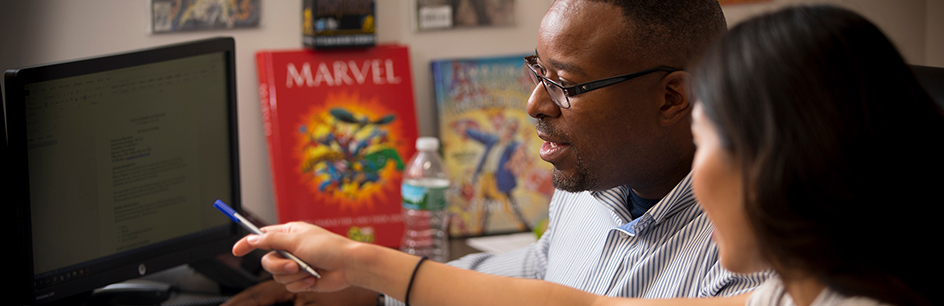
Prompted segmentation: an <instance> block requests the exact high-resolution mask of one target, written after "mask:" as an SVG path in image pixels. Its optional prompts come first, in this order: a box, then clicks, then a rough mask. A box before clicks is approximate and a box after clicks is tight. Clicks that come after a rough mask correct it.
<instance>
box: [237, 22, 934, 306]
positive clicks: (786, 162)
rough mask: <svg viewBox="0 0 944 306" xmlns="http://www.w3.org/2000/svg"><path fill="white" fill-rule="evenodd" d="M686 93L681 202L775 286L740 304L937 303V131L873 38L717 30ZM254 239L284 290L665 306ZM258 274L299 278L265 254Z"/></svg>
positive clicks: (915, 89)
mask: <svg viewBox="0 0 944 306" xmlns="http://www.w3.org/2000/svg"><path fill="white" fill-rule="evenodd" d="M695 78H696V82H695V84H697V86H696V88H695V93H696V94H697V97H698V98H699V100H700V102H698V103H696V105H695V109H694V111H693V121H692V122H693V124H692V132H693V134H694V139H695V142H696V144H697V145H698V151H697V153H696V155H695V161H694V164H693V172H694V174H693V180H694V190H695V194H696V196H697V197H698V199H699V201H700V203H701V205H702V207H703V208H704V210H705V212H706V213H707V214H708V216H709V217H710V219H711V220H712V222H713V223H714V225H715V232H714V234H715V235H714V238H715V241H716V242H717V243H718V246H719V248H720V252H721V262H722V265H724V267H725V268H727V269H729V270H732V271H734V272H742V273H748V272H755V271H762V270H766V269H769V268H772V269H773V270H775V271H776V272H777V274H778V275H779V276H778V277H775V278H772V279H771V280H770V281H768V282H767V283H765V284H764V285H763V286H762V287H761V288H760V289H758V290H757V291H755V292H754V293H753V294H752V295H751V296H750V297H749V298H748V300H747V302H748V304H751V305H794V304H795V305H880V304H894V305H934V304H940V298H939V297H938V296H937V295H934V294H932V291H931V290H933V289H936V288H934V287H936V285H937V284H938V282H936V281H933V280H929V279H930V278H933V277H938V276H939V275H941V274H942V273H941V272H942V271H941V263H940V261H939V260H938V257H939V255H938V253H937V252H934V251H933V249H932V248H934V246H933V243H934V241H937V239H935V238H936V237H937V236H938V234H940V233H941V230H939V229H938V228H937V227H936V226H934V223H933V222H934V221H936V218H937V215H936V214H933V213H929V212H926V211H925V210H928V209H925V207H930V206H931V205H934V204H939V203H941V201H940V200H937V198H936V197H934V196H933V195H931V194H930V192H932V191H933V190H934V189H933V188H934V187H937V185H939V182H940V179H938V178H937V175H938V174H939V173H942V172H944V158H941V156H940V154H939V153H938V151H937V150H934V149H935V148H936V147H937V146H938V145H937V144H936V142H939V141H941V140H944V116H942V114H941V112H940V111H939V110H938V109H937V108H936V106H935V104H934V103H933V102H932V101H931V99H930V98H929V97H928V95H927V93H926V92H925V91H924V89H923V88H922V87H921V86H920V85H919V84H918V82H917V81H916V79H915V77H914V75H913V74H912V72H911V71H910V69H909V68H908V66H907V65H906V64H905V63H904V61H903V60H902V58H901V55H899V54H898V52H897V50H896V49H895V47H894V45H893V44H892V43H891V42H889V41H888V39H887V38H885V36H884V35H883V34H882V33H881V31H879V30H878V29H877V28H876V27H875V26H874V25H872V24H871V23H869V22H868V21H867V20H865V19H864V18H862V17H861V16H859V15H857V14H855V13H852V12H849V11H847V10H843V9H839V8H835V7H827V6H813V7H797V8H790V9H786V10H783V11H779V12H776V13H772V14H768V15H764V16H761V17H758V18H755V19H752V20H750V21H747V22H745V23H743V24H740V25H738V26H737V27H735V28H734V29H732V30H731V31H730V33H728V35H727V36H725V37H724V38H722V39H721V40H720V41H719V42H717V43H716V44H715V45H714V46H713V47H712V48H711V49H710V50H709V52H708V53H707V54H706V55H705V56H704V58H703V60H702V63H701V65H700V68H699V69H698V70H697V71H696V73H695ZM267 231H268V233H267V234H265V235H261V236H249V237H247V238H244V239H243V240H241V241H240V242H238V243H237V244H236V246H235V247H234V253H235V254H237V255H242V254H245V253H247V252H249V251H250V250H251V249H252V248H279V249H284V250H288V251H290V252H292V253H294V254H296V255H298V256H299V257H301V258H303V259H305V260H306V261H308V262H309V263H312V264H314V265H315V266H317V267H318V269H320V270H322V271H325V272H326V273H323V274H325V275H326V276H325V278H322V279H320V280H316V279H315V278H313V277H311V276H309V275H306V274H303V273H302V272H299V273H292V274H283V275H277V276H276V280H277V281H279V282H281V283H285V284H287V288H288V289H289V290H291V291H302V290H319V291H332V290H338V289H341V288H344V287H347V286H352V285H355V286H360V287H364V288H369V289H372V290H376V291H380V292H384V293H387V294H388V295H390V296H392V297H395V298H398V299H401V300H406V301H407V302H409V301H413V302H415V303H416V304H426V305H433V304H450V305H480V304H487V305H494V304H509V305H518V304H536V303H541V304H561V305H574V304H584V305H589V304H610V303H634V304H640V303H648V304H660V303H661V302H665V301H653V300H649V301H640V300H626V299H616V298H609V297H601V296H595V295H591V294H589V293H586V292H583V291H578V290H576V289H572V288H569V287H564V286H560V285H555V284H551V283H547V282H542V281H536V280H523V279H512V278H504V277H497V276H490V275H484V274H480V273H475V272H472V271H467V270H461V269H457V268H452V267H448V266H446V265H442V264H438V263H423V260H422V259H419V258H416V257H413V256H411V255H407V254H403V253H399V252H397V251H394V250H390V249H385V248H382V247H377V246H374V245H370V244H364V243H357V242H353V241H350V240H347V239H345V238H343V237H340V236H337V235H334V234H331V233H329V232H327V231H325V230H323V229H321V228H318V227H316V226H313V225H309V224H305V223H290V224H286V225H277V226H272V227H268V228H267ZM926 237H934V238H930V239H928V238H926ZM935 249H936V248H935ZM263 265H264V266H266V268H267V269H273V268H275V269H273V270H275V271H298V269H297V266H296V265H295V264H294V263H293V262H291V261H288V260H285V259H284V258H281V257H279V256H278V255H271V254H270V255H267V257H266V259H265V260H264V261H263ZM420 267H422V269H420ZM416 279H420V280H422V281H421V282H419V283H414V280H416ZM404 288H406V290H405V291H404ZM745 298H746V297H744V296H742V297H738V298H734V299H697V300H681V301H679V300H673V301H669V302H671V303H680V302H681V303H685V304H693V303H705V304H725V303H729V304H730V303H740V304H743V303H744V301H745Z"/></svg>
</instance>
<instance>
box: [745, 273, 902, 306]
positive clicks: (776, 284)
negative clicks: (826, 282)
mask: <svg viewBox="0 0 944 306" xmlns="http://www.w3.org/2000/svg"><path fill="white" fill-rule="evenodd" d="M746 305H748V306H754V305H757V306H760V305H771V306H774V305H776V306H795V305H796V304H794V303H793V299H792V298H790V295H789V294H787V292H786V290H784V286H783V282H782V281H781V280H780V278H779V277H771V278H769V279H767V281H766V282H764V284H762V285H761V286H760V287H758V288H757V290H754V292H753V293H751V297H750V298H748V300H747V303H746ZM810 306H890V305H889V304H885V303H882V302H880V301H878V300H875V299H872V298H868V297H864V296H846V295H842V294H840V293H838V292H836V291H833V290H832V289H830V288H828V287H827V288H826V289H823V292H821V293H820V294H819V296H817V297H816V300H814V301H813V304H811V305H810Z"/></svg>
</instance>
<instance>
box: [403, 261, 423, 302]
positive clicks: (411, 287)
mask: <svg viewBox="0 0 944 306" xmlns="http://www.w3.org/2000/svg"><path fill="white" fill-rule="evenodd" d="M427 259H429V258H427V257H426V256H423V257H420V261H419V262H417V263H416V267H414V268H413V274H412V275H410V283H409V284H407V285H406V296H405V297H404V298H403V304H406V306H410V290H412V289H413V279H414V278H416V271H419V269H420V264H422V263H423V261H425V260H427Z"/></svg>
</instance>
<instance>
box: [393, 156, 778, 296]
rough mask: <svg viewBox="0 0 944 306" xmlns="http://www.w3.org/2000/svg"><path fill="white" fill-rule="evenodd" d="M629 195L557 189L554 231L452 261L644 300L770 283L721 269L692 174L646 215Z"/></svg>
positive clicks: (739, 290) (735, 291)
mask: <svg viewBox="0 0 944 306" xmlns="http://www.w3.org/2000/svg"><path fill="white" fill-rule="evenodd" d="M628 196H629V187H627V186H619V187H616V188H613V189H609V190H605V191H597V192H578V193H571V192H565V191H561V190H556V191H555V192H554V197H553V198H552V199H551V204H550V218H549V224H548V228H547V231H546V232H545V233H544V235H543V236H541V239H539V240H538V241H537V242H535V243H534V244H532V245H530V246H528V247H525V248H522V249H519V250H515V251H511V252H507V253H502V254H498V255H492V254H472V255H468V256H465V257H463V258H460V259H458V260H456V261H453V262H450V263H449V264H450V265H453V266H457V267H461V268H466V269H472V270H476V271H479V272H484V273H489V274H496V275H503V276H513V277H522V278H532V279H543V280H546V281H550V282H554V283H558V284H562V285H565V286H569V287H573V288H577V289H580V290H584V291H587V292H590V293H594V294H599V295H606V296H621V297H638V298H672V297H710V296H728V295H734V294H739V293H744V292H747V291H750V290H752V289H753V288H754V287H756V286H758V285H760V284H761V283H763V281H764V280H765V279H766V278H767V276H768V275H767V273H756V274H750V275H740V274H734V273H731V272H729V271H727V270H725V269H724V268H722V267H721V264H720V262H719V261H718V259H719V258H718V249H717V246H716V245H715V243H714V242H713V241H712V240H711V232H712V230H713V227H712V225H711V223H710V222H709V220H708V217H707V216H705V214H704V212H703V211H702V209H701V207H699V205H698V204H697V202H696V201H695V197H694V195H693V194H692V184H691V174H689V175H688V176H686V177H685V178H684V179H683V180H682V181H681V182H679V184H678V185H677V186H676V187H675V188H673V189H672V191H671V192H669V193H668V194H667V195H666V196H665V197H664V198H663V199H662V200H661V201H659V203H657V204H656V205H655V206H653V207H652V208H650V209H649V210H648V211H646V213H645V214H643V215H642V216H640V217H639V218H636V219H633V218H632V216H631V215H630V213H629V211H630V207H629V204H628V203H627V198H628ZM387 302H388V303H391V302H394V300H392V299H390V298H388V299H387ZM387 305H391V304H387Z"/></svg>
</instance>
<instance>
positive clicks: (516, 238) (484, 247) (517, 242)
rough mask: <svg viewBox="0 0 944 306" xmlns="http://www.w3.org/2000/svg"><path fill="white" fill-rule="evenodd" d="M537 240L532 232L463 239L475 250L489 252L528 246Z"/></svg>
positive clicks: (502, 251)
mask: <svg viewBox="0 0 944 306" xmlns="http://www.w3.org/2000/svg"><path fill="white" fill-rule="evenodd" d="M535 241H537V237H535V235H534V233H532V232H524V233H516V234H509V235H497V236H485V237H475V238H469V239H466V240H465V243H466V244H467V245H469V246H470V247H473V248H475V249H477V250H480V251H483V252H489V253H495V254H498V253H504V252H508V251H511V250H517V249H520V248H523V247H525V246H528V245H529V244H532V243H534V242H535Z"/></svg>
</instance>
